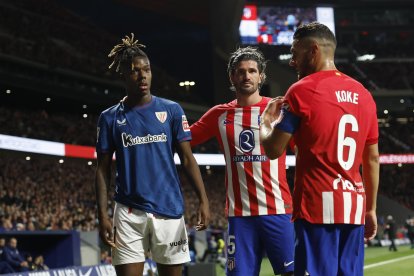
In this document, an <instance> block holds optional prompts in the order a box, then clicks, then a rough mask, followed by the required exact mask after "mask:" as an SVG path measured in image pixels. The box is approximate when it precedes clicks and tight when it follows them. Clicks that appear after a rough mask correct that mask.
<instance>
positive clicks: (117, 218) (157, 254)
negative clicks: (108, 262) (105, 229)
mask: <svg viewBox="0 0 414 276" xmlns="http://www.w3.org/2000/svg"><path fill="white" fill-rule="evenodd" d="M113 224H114V236H115V244H116V248H114V249H112V264H113V265H120V264H129V263H141V262H144V261H145V255H144V252H147V251H151V253H152V259H153V260H154V261H155V262H157V263H160V264H182V263H187V262H189V261H190V253H189V250H188V237H187V230H186V227H185V222H184V218H183V217H181V218H179V219H170V218H166V217H162V216H158V215H154V214H151V213H146V212H144V211H141V210H137V209H133V208H130V207H127V206H125V205H123V204H120V203H116V204H115V210H114V223H113Z"/></svg>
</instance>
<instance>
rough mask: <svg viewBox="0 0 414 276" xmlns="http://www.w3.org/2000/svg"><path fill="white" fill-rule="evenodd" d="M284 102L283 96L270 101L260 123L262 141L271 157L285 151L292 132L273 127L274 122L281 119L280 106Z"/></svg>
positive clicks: (276, 156)
mask: <svg viewBox="0 0 414 276" xmlns="http://www.w3.org/2000/svg"><path fill="white" fill-rule="evenodd" d="M282 103H283V97H277V98H275V99H272V100H271V101H269V103H268V104H267V106H266V109H265V110H264V111H263V114H262V117H261V124H260V142H261V143H262V145H263V149H264V151H265V153H266V155H267V156H268V157H269V158H270V159H276V158H278V157H280V156H281V155H282V154H283V152H284V151H285V149H286V147H287V145H288V144H289V140H290V139H291V138H292V134H290V133H288V132H284V131H282V130H279V129H277V128H275V127H273V125H272V124H273V123H274V122H278V121H279V120H280V116H279V115H280V108H281V106H282Z"/></svg>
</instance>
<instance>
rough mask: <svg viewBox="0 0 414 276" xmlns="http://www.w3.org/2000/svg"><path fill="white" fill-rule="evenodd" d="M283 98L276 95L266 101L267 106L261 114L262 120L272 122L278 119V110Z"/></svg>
mask: <svg viewBox="0 0 414 276" xmlns="http://www.w3.org/2000/svg"><path fill="white" fill-rule="evenodd" d="M284 99H285V98H284V97H282V96H278V97H276V98H273V99H271V100H270V101H269V102H268V103H267V106H266V108H265V110H264V111H263V114H262V119H263V122H268V123H273V122H277V121H278V120H279V117H280V110H281V108H282V104H283V101H284Z"/></svg>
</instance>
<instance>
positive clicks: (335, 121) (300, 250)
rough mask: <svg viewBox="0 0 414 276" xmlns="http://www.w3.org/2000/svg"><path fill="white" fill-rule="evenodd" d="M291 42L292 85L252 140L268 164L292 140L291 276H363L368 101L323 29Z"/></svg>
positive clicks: (374, 171)
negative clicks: (258, 144) (295, 75)
mask: <svg viewBox="0 0 414 276" xmlns="http://www.w3.org/2000/svg"><path fill="white" fill-rule="evenodd" d="M293 38H294V40H293V44H292V47H291V53H292V59H291V61H290V65H291V66H293V67H294V68H295V69H296V70H297V72H298V76H299V81H298V82H296V83H295V84H293V85H292V86H291V87H290V88H289V90H288V91H287V93H286V95H285V99H284V100H283V99H273V100H271V101H270V102H269V104H268V106H267V107H266V110H265V111H264V112H263V115H262V116H263V117H262V126H261V130H260V138H261V141H262V143H263V146H264V148H265V151H266V154H267V156H269V158H271V159H273V158H277V157H278V156H279V155H280V154H282V152H283V150H284V148H285V147H286V146H287V144H288V143H289V140H290V139H291V138H292V137H293V139H294V142H295V144H296V146H297V159H296V175H295V185H294V186H295V187H294V192H293V219H294V225H295V233H296V241H295V275H300V276H303V275H318V276H331V275H363V262H364V235H365V238H366V239H372V238H373V237H374V236H375V234H376V230H377V221H376V198H377V190H378V182H379V154H378V122H377V113H376V106H375V102H374V100H373V98H372V96H371V94H370V93H369V92H368V91H367V90H366V89H365V88H364V87H363V86H362V85H361V84H360V83H359V82H357V81H356V80H354V79H352V78H351V77H349V76H347V75H345V74H343V73H341V72H339V71H338V70H336V67H335V64H334V53H335V48H336V39H335V36H334V34H333V33H332V32H331V31H330V30H329V28H328V27H326V26H325V25H323V24H320V23H316V22H313V23H309V24H306V25H303V26H301V27H299V28H298V29H297V30H296V32H295V34H294V37H293ZM361 165H362V176H361V174H360V170H359V169H360V166H361ZM364 225H365V229H364ZM364 230H365V231H364Z"/></svg>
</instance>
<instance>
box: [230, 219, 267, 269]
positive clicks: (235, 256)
mask: <svg viewBox="0 0 414 276" xmlns="http://www.w3.org/2000/svg"><path fill="white" fill-rule="evenodd" d="M255 218H256V217H229V220H228V221H229V226H228V237H227V242H226V248H227V267H226V274H227V275H232V276H245V275H251V276H255V275H259V271H260V263H261V261H262V257H263V248H262V246H261V244H260V242H259V238H258V232H257V229H258V228H257V222H256V220H255Z"/></svg>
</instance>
